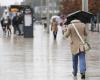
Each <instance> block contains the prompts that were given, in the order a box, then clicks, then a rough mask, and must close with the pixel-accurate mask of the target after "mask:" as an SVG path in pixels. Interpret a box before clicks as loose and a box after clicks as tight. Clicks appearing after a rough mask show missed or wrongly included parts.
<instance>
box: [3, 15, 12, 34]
mask: <svg viewBox="0 0 100 80" xmlns="http://www.w3.org/2000/svg"><path fill="white" fill-rule="evenodd" d="M1 25H2V27H3V32H4V33H6V29H7V30H9V31H10V34H11V29H10V25H11V19H10V17H9V16H7V17H5V18H3V19H2V21H1Z"/></svg>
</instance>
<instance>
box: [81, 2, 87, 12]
mask: <svg viewBox="0 0 100 80" xmlns="http://www.w3.org/2000/svg"><path fill="white" fill-rule="evenodd" d="M82 11H86V12H88V0H82Z"/></svg>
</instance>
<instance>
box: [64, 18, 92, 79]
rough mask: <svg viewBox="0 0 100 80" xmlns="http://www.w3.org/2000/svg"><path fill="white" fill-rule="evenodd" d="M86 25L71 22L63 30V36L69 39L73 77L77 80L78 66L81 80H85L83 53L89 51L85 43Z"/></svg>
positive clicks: (79, 22)
mask: <svg viewBox="0 0 100 80" xmlns="http://www.w3.org/2000/svg"><path fill="white" fill-rule="evenodd" d="M87 35H88V34H87V31H86V25H85V24H84V23H82V22H81V21H80V20H77V19H75V20H72V21H71V23H70V24H69V25H68V27H67V28H66V29H65V30H64V36H65V37H67V38H68V37H70V47H71V48H70V49H71V53H72V67H73V72H72V74H73V77H74V79H77V73H78V64H79V69H80V74H81V79H85V73H86V59H85V56H86V55H85V53H86V51H88V50H89V49H90V46H89V45H88V43H86V42H85V39H86V37H87Z"/></svg>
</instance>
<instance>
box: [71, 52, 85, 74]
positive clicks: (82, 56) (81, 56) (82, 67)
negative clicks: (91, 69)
mask: <svg viewBox="0 0 100 80" xmlns="http://www.w3.org/2000/svg"><path fill="white" fill-rule="evenodd" d="M72 57H73V58H72V59H73V75H74V76H77V72H78V61H79V67H80V73H85V71H86V61H85V52H79V53H78V54H77V55H73V56H72ZM78 57H79V58H78ZM78 59H79V60H78Z"/></svg>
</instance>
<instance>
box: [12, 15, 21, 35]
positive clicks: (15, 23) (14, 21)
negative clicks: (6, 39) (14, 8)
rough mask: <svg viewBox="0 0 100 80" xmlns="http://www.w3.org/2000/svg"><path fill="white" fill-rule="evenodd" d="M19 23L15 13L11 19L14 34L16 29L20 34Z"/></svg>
mask: <svg viewBox="0 0 100 80" xmlns="http://www.w3.org/2000/svg"><path fill="white" fill-rule="evenodd" d="M19 23H20V18H19V15H18V14H17V13H16V15H15V16H14V17H13V20H12V25H13V27H14V34H16V31H17V30H18V32H19V35H20V34H21V31H20V28H19Z"/></svg>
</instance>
